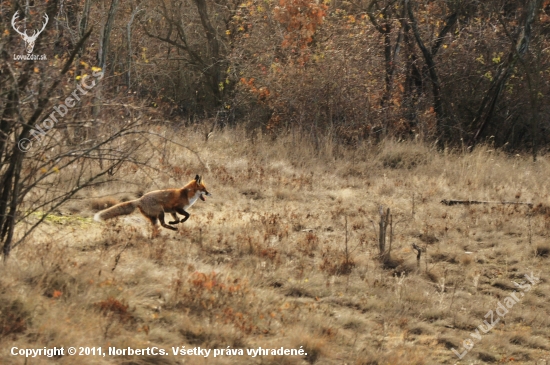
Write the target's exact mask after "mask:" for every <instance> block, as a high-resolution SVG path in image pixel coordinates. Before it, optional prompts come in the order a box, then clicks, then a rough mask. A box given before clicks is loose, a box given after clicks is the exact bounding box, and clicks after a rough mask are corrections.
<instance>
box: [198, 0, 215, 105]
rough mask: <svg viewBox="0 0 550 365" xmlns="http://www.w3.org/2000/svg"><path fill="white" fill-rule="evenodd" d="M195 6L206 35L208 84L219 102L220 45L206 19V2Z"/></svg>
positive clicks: (203, 0) (207, 18)
mask: <svg viewBox="0 0 550 365" xmlns="http://www.w3.org/2000/svg"><path fill="white" fill-rule="evenodd" d="M194 1H195V5H197V10H198V12H199V16H200V18H201V24H202V27H203V28H204V31H205V33H206V40H207V41H208V51H209V53H210V54H209V56H210V57H209V59H208V61H207V63H209V68H210V69H211V71H210V72H209V74H210V75H209V76H210V80H209V81H210V83H211V88H212V90H213V91H214V95H216V97H217V99H218V102H221V90H220V87H219V83H220V81H221V72H220V70H221V67H220V66H221V65H220V44H219V42H218V38H217V36H216V30H215V29H214V27H213V26H212V23H211V22H210V18H209V17H208V9H207V7H206V1H205V0H194Z"/></svg>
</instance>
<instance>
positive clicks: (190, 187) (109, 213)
mask: <svg viewBox="0 0 550 365" xmlns="http://www.w3.org/2000/svg"><path fill="white" fill-rule="evenodd" d="M204 195H206V196H212V195H211V194H210V193H209V192H208V191H207V190H206V186H205V185H204V183H203V182H202V178H201V177H200V176H199V175H197V176H195V179H194V180H191V181H190V182H189V183H188V184H187V185H185V186H184V187H183V188H181V189H164V190H155V191H151V192H150V193H147V194H145V195H144V196H142V197H141V198H139V199H136V200H131V201H128V202H124V203H120V204H117V205H115V206H113V207H111V208H109V209H105V210H102V211H101V212H98V213H97V214H96V215H95V216H94V219H95V220H96V221H102V220H106V219H110V218H114V217H118V216H119V215H126V214H130V213H132V212H133V211H134V210H135V209H136V208H139V210H140V212H141V214H143V215H144V216H145V217H147V218H148V219H149V220H150V221H151V223H152V224H153V237H155V236H157V235H158V234H159V230H158V227H157V219H158V220H159V221H160V224H161V226H163V227H164V228H168V229H171V230H173V231H177V228H176V227H172V226H169V225H168V224H166V223H165V222H164V213H171V214H172V217H174V221H172V222H168V223H169V224H178V223H183V222H185V221H186V220H187V219H189V216H190V214H189V213H187V212H186V211H185V210H186V209H188V208H190V207H191V206H192V205H193V204H194V203H195V202H196V201H197V199H198V198H200V199H201V200H202V201H206V199H204ZM176 213H179V214H181V215H183V216H184V217H183V218H182V219H181V220H179V217H178V215H177V214H176Z"/></svg>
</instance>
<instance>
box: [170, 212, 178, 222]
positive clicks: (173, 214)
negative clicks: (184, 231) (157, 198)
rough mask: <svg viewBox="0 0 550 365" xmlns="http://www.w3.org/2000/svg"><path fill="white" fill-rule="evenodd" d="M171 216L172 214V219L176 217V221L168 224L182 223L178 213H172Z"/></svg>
mask: <svg viewBox="0 0 550 365" xmlns="http://www.w3.org/2000/svg"><path fill="white" fill-rule="evenodd" d="M171 214H172V217H174V220H173V221H172V222H168V224H178V223H179V222H180V219H179V218H178V215H177V214H176V213H171Z"/></svg>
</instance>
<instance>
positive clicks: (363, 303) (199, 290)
mask: <svg viewBox="0 0 550 365" xmlns="http://www.w3.org/2000/svg"><path fill="white" fill-rule="evenodd" d="M179 133H180V134H181V136H180V138H181V141H182V143H185V144H188V145H189V146H190V147H192V148H194V149H196V150H198V151H199V152H200V155H201V158H202V159H203V160H204V161H205V162H206V164H207V168H205V167H203V166H201V165H200V163H199V162H198V161H197V160H196V159H195V157H194V156H193V155H192V154H191V153H189V152H188V151H186V150H185V149H182V148H179V147H178V148H176V147H166V146H163V148H158V149H157V150H156V151H157V152H153V151H143V153H144V154H150V155H154V153H160V152H158V151H164V152H163V153H164V155H163V156H159V161H160V162H159V166H155V167H157V168H158V169H159V170H160V171H162V173H158V172H156V173H155V174H151V173H150V172H149V171H146V170H144V169H142V168H136V167H135V166H131V165H128V166H124V167H122V168H121V169H120V171H119V172H118V174H119V175H120V176H115V178H119V179H120V180H123V181H122V182H117V183H111V182H108V181H106V183H105V184H104V185H102V186H101V187H99V188H95V189H94V190H87V191H85V192H83V193H82V194H81V195H80V196H78V197H76V199H75V200H74V201H72V202H69V203H68V204H67V207H68V208H67V207H65V211H64V212H66V211H68V212H69V213H64V214H70V213H72V215H70V216H68V217H67V216H63V218H64V220H63V221H60V219H56V218H55V217H52V219H48V220H46V222H45V223H44V224H43V225H42V226H41V228H40V229H39V230H38V231H37V232H36V233H35V234H34V235H33V236H32V237H31V238H30V239H28V240H27V241H26V243H25V244H24V245H22V246H20V247H18V248H17V249H16V250H14V252H13V254H12V257H11V258H10V260H9V261H8V262H7V263H5V264H2V265H0V343H2V348H4V349H10V348H11V347H12V346H17V347H19V348H40V347H44V346H48V347H53V346H58V347H59V346H65V347H68V346H75V347H79V346H94V347H98V346H101V347H102V348H103V349H104V351H105V350H106V349H107V348H108V347H109V346H116V347H118V348H124V347H128V346H130V347H132V348H146V347H152V346H157V347H161V348H164V349H166V350H167V351H168V352H169V353H170V355H169V356H163V357H160V356H156V357H155V356H141V357H138V356H116V357H109V356H107V357H93V356H85V357H78V359H77V360H78V363H79V364H178V363H182V362H184V361H188V363H193V364H259V363H262V364H344V363H347V364H365V365H366V364H455V363H459V364H470V363H477V364H482V363H492V362H514V363H516V364H533V363H536V361H539V362H540V359H547V360H548V359H550V344H549V338H550V330H548V328H550V327H549V324H550V323H549V320H548V316H547V312H548V310H549V308H550V307H549V306H550V304H548V303H549V300H548V299H549V297H550V287H549V286H548V282H547V280H546V277H545V272H546V270H545V268H546V267H547V265H548V260H549V258H548V255H549V252H550V249H549V246H548V237H549V233H550V215H549V213H548V212H549V211H550V209H548V208H547V207H549V206H550V197H549V189H550V185H549V184H548V182H547V178H548V176H549V175H550V160H549V158H548V157H547V156H543V157H541V158H540V159H539V161H537V162H536V163H533V162H531V161H530V159H529V158H528V157H527V156H525V157H522V156H506V155H504V154H503V153H500V152H498V151H494V150H491V149H488V148H478V149H476V150H475V151H474V152H473V153H469V154H463V153H461V152H460V151H456V152H450V151H447V152H445V153H438V152H436V151H434V150H431V149H430V148H428V147H426V146H424V145H420V144H415V143H396V142H391V141H388V142H385V143H383V144H381V145H378V146H369V145H367V144H365V145H360V146H358V147H357V148H355V149H353V150H345V149H343V148H342V147H337V146H334V145H332V144H331V143H330V142H326V141H325V142H323V143H320V144H319V146H321V148H319V149H317V150H316V149H315V148H313V147H312V146H311V145H310V144H309V143H307V141H304V140H301V139H299V138H298V137H297V136H293V135H289V136H287V137H281V138H279V139H276V140H274V141H272V140H271V138H265V137H263V136H261V135H257V136H254V138H252V139H250V138H247V137H246V135H245V134H244V133H241V132H239V131H225V132H218V133H217V134H215V135H214V136H213V137H211V138H210V139H209V141H208V143H207V144H203V143H202V142H197V143H195V142H194V141H195V140H197V141H198V140H199V137H198V136H199V134H198V133H197V134H195V133H194V132H193V131H190V130H185V131H181V132H179ZM161 157H162V158H161ZM196 173H200V174H203V176H204V179H205V182H206V184H207V186H208V188H209V191H211V192H212V193H213V197H212V198H210V199H207V201H206V203H204V202H198V203H197V204H196V205H195V206H193V208H191V210H190V213H191V218H190V219H189V220H188V221H187V222H186V223H185V224H183V225H180V226H179V227H178V231H177V232H172V231H168V230H162V231H161V232H162V234H161V236H160V237H158V238H155V239H150V238H149V237H150V227H149V226H148V223H147V222H146V221H145V219H144V218H142V217H141V216H140V215H139V213H136V214H133V215H130V216H126V217H123V218H120V219H118V220H115V221H112V222H107V223H101V224H99V223H95V222H92V221H91V220H90V219H89V218H88V217H90V216H91V215H93V212H94V210H97V209H102V208H103V207H107V206H109V205H112V204H114V203H116V202H117V201H121V200H124V199H128V198H132V197H134V196H139V195H140V194H143V193H144V192H147V191H149V190H154V189H160V188H166V187H174V186H181V185H183V184H184V183H186V182H187V181H188V180H190V179H191V178H192V177H193V176H194V175H195V174H196ZM112 197H116V198H112ZM442 199H475V200H508V201H510V200H512V201H513V200H516V201H529V202H533V203H535V208H533V209H530V208H528V207H525V206H506V205H476V206H451V207H448V206H444V205H442V204H440V203H439V202H440V201H441V200H442ZM413 201H414V206H413ZM380 205H384V206H385V207H390V208H391V210H392V213H393V215H394V217H393V219H394V222H398V223H397V224H396V225H395V228H394V230H395V236H394V239H393V246H392V261H391V263H392V264H391V265H386V266H385V267H384V266H382V264H381V263H380V261H379V260H378V258H377V257H378V247H377V241H376V232H375V229H374V228H373V227H374V226H376V222H377V220H378V207H379V206H380ZM413 209H414V214H413ZM345 217H347V222H348V223H347V236H348V246H349V247H348V254H347V255H346V253H345V247H344V245H345V237H346V228H345V227H346V224H345ZM373 223H374V225H373ZM411 243H416V244H417V245H419V246H421V247H425V248H426V252H425V253H423V255H422V257H421V260H420V263H419V266H417V262H416V254H415V251H413V250H412V249H411ZM531 272H533V273H534V274H535V275H536V276H540V277H541V279H542V282H540V283H539V284H538V285H537V286H536V287H535V288H533V289H532V290H530V291H529V292H526V293H525V297H523V298H522V300H521V301H520V302H519V303H518V304H516V305H515V306H514V307H513V308H511V309H510V310H509V313H508V314H507V315H506V316H505V317H504V318H503V319H502V320H501V321H500V323H499V324H498V325H496V326H495V328H493V329H492V331H490V332H488V333H487V334H483V335H482V340H481V341H474V343H475V346H474V347H473V349H472V350H471V351H470V352H469V353H468V354H467V355H466V356H465V357H464V359H462V360H460V361H459V359H458V358H457V357H456V356H455V355H454V354H453V352H452V351H451V350H450V349H451V348H456V349H457V350H459V352H462V343H463V340H465V339H468V338H471V336H470V334H471V333H473V332H475V330H476V328H478V326H479V325H480V324H483V320H485V319H486V318H485V317H484V316H485V314H486V313H487V312H488V311H489V310H493V311H494V310H495V309H496V308H497V303H498V302H499V301H502V300H503V299H504V298H505V297H506V296H508V295H509V294H510V293H511V292H513V291H514V290H516V291H517V290H518V289H517V288H516V287H515V286H514V284H513V283H512V281H515V282H522V281H523V280H524V274H530V273H531ZM177 346H180V347H181V346H186V348H193V347H195V346H196V347H198V346H200V347H202V348H211V349H214V348H224V349H226V348H227V347H228V346H230V347H231V348H233V349H239V348H240V349H246V348H255V349H256V348H258V347H262V348H280V347H285V348H296V349H297V348H300V347H302V348H303V349H305V350H306V352H307V353H308V355H307V356H302V357H297V356H294V357H293V356H277V355H267V356H263V357H261V358H260V357H256V358H252V357H247V356H244V357H234V356H223V357H217V358H215V359H214V358H212V356H211V357H210V358H209V359H204V358H200V357H193V359H185V358H184V357H182V356H173V355H172V354H171V353H172V349H171V348H172V347H177ZM245 353H246V350H245ZM75 361H76V360H75V359H74V358H72V357H68V356H64V357H61V358H52V359H50V358H46V357H37V358H33V359H32V362H31V361H29V362H28V363H29V364H30V363H32V364H49V363H60V364H74V363H76V362H75ZM0 363H2V364H23V363H25V361H24V358H22V357H14V356H10V355H9V352H8V351H3V352H2V353H1V354H0Z"/></svg>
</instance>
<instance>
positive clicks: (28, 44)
mask: <svg viewBox="0 0 550 365" xmlns="http://www.w3.org/2000/svg"><path fill="white" fill-rule="evenodd" d="M18 17H19V10H17V11H16V12H15V14H13V17H12V18H11V26H12V27H13V29H15V31H16V32H17V33H19V35H21V37H23V40H24V41H25V48H26V49H27V53H32V50H33V49H34V42H36V38H38V36H39V35H40V33H42V31H43V30H44V29H45V28H46V25H47V24H48V20H49V18H48V14H44V25H43V26H42V29H40V30H36V29H35V30H34V33H33V34H32V35H31V36H29V35H27V30H26V29H25V32H21V31H20V30H19V29H18V28H17V27H16V26H15V21H16V19H17V18H18Z"/></svg>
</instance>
